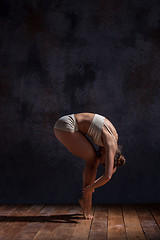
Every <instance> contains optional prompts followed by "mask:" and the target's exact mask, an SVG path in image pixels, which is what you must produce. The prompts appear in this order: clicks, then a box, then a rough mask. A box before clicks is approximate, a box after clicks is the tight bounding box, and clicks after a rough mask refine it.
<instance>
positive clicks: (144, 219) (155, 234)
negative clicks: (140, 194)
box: [136, 205, 160, 240]
mask: <svg viewBox="0 0 160 240" xmlns="http://www.w3.org/2000/svg"><path fill="white" fill-rule="evenodd" d="M136 210H137V214H138V217H139V219H140V222H141V225H142V228H143V231H144V233H145V236H146V239H147V240H148V239H149V240H159V239H160V229H159V227H158V225H157V223H156V222H155V220H154V218H153V217H152V215H151V213H150V211H149V209H148V207H147V205H137V206H136Z"/></svg>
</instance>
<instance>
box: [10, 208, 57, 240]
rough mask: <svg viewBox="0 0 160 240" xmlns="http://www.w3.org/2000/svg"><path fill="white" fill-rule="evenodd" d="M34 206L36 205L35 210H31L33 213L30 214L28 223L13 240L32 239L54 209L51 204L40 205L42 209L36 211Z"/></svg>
mask: <svg viewBox="0 0 160 240" xmlns="http://www.w3.org/2000/svg"><path fill="white" fill-rule="evenodd" d="M36 206H37V205H35V210H33V209H32V210H33V211H32V212H31V213H30V216H32V218H31V219H30V222H29V223H27V224H26V226H24V227H23V228H22V229H21V231H20V232H19V233H18V234H17V235H16V236H15V238H14V240H31V239H33V238H34V236H35V235H36V233H37V232H38V231H39V229H40V228H41V227H42V225H43V224H44V222H45V221H46V217H48V216H50V215H51V214H52V212H53V211H54V209H55V207H54V205H51V204H50V205H44V206H43V205H42V207H41V208H38V209H36Z"/></svg>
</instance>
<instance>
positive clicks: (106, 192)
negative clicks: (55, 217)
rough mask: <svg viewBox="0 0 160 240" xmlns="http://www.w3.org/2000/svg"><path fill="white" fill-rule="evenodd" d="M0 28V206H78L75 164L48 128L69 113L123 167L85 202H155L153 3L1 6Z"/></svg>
mask: <svg viewBox="0 0 160 240" xmlns="http://www.w3.org/2000/svg"><path fill="white" fill-rule="evenodd" d="M0 25H1V30H0V36H1V37H0V46H1V48H0V55H1V58H0V66H1V70H0V134H1V137H0V203H77V199H78V198H79V197H80V196H81V187H82V172H83V167H84V160H82V159H80V158H77V157H75V156H73V155H72V154H71V153H69V152H68V151H67V150H66V149H65V147H64V146H63V145H61V144H60V143H59V142H58V140H57V139H56V138H55V136H54V134H53V126H54V123H55V121H56V120H57V118H59V117H60V116H63V115H65V114H70V113H78V112H95V113H99V114H102V115H104V116H106V117H107V118H108V119H109V120H110V121H111V122H112V123H113V124H114V125H115V127H116V128H117V131H118V133H119V144H121V145H122V146H123V153H124V155H125V157H126V159H127V164H126V166H124V167H121V168H119V169H118V170H117V173H116V174H115V175H113V177H112V179H111V181H110V182H109V183H107V184H106V185H104V186H102V187H100V188H97V189H96V192H95V194H94V197H93V202H95V203H137V202H141V203H142V202H144V203H145V202H149V203H150V202H152V203H156V202H160V193H159V188H160V173H159V169H160V148H159V146H160V137H159V136H160V124H159V121H160V118H159V117H160V116H159V112H160V101H159V100H160V91H159V90H160V1H155V0H152V1H150V0H144V1H139V0H134V1H128V0H123V1H120V0H108V1H107V0H106V1H104V0H98V1H96V0H85V1H84V0H76V1H75V0H59V1H58V0H55V1H51V0H45V1H39V0H19V1H18V0H14V1H11V0H10V1H9V0H1V1H0ZM103 172H104V168H103V167H102V166H100V167H99V168H98V176H101V175H102V174H103ZM98 176H97V177H98Z"/></svg>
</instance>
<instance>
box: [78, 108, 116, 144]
mask: <svg viewBox="0 0 160 240" xmlns="http://www.w3.org/2000/svg"><path fill="white" fill-rule="evenodd" d="M94 115H95V113H76V114H75V118H76V120H77V123H78V129H79V131H80V132H81V133H83V134H87V131H88V128H89V126H90V124H91V122H92V120H93V117H94ZM104 122H105V123H106V124H107V126H108V127H109V128H110V130H111V132H112V133H113V135H114V136H115V138H116V139H117V140H118V133H117V131H116V129H115V127H114V126H113V124H112V123H111V122H110V121H109V120H108V119H107V118H106V117H105V119H104ZM103 128H105V127H104V126H103Z"/></svg>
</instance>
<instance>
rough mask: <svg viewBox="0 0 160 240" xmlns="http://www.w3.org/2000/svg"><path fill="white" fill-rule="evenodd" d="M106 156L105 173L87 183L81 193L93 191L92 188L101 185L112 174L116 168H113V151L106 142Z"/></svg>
mask: <svg viewBox="0 0 160 240" xmlns="http://www.w3.org/2000/svg"><path fill="white" fill-rule="evenodd" d="M105 152H106V156H105V174H104V175H103V176H101V177H100V178H98V179H97V180H96V181H95V182H94V183H93V184H92V185H89V186H87V187H85V188H84V190H83V193H84V194H85V193H87V192H88V191H93V189H95V188H97V187H100V186H103V185H104V184H105V183H107V182H108V181H109V180H110V179H111V177H112V174H113V173H114V172H115V171H116V168H114V169H113V165H114V151H113V147H112V144H111V145H110V144H108V145H107V148H106V151H105Z"/></svg>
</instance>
